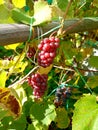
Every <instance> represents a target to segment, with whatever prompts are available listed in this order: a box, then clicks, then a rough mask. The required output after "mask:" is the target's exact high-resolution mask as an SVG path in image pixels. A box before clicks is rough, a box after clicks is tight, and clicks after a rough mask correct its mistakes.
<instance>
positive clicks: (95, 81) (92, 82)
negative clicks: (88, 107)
mask: <svg viewBox="0 0 98 130" xmlns="http://www.w3.org/2000/svg"><path fill="white" fill-rule="evenodd" d="M87 84H88V86H89V87H90V88H92V89H93V88H95V87H97V86H98V76H92V77H89V79H88V81H87Z"/></svg>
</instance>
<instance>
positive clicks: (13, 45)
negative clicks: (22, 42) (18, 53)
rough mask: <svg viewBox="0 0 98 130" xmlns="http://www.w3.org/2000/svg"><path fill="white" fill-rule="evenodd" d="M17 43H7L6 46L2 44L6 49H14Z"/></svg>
mask: <svg viewBox="0 0 98 130" xmlns="http://www.w3.org/2000/svg"><path fill="white" fill-rule="evenodd" d="M18 45H19V43H17V44H12V45H7V46H4V47H5V48H6V49H13V50H16V47H17V46H18Z"/></svg>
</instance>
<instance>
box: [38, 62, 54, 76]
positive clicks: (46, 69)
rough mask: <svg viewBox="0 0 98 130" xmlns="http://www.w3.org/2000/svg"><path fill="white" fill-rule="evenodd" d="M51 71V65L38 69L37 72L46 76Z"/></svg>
mask: <svg viewBox="0 0 98 130" xmlns="http://www.w3.org/2000/svg"><path fill="white" fill-rule="evenodd" d="M51 69H52V64H51V65H50V66H48V67H46V68H43V67H40V68H39V69H38V71H37V72H38V73H40V74H48V73H49V72H50V70H51Z"/></svg>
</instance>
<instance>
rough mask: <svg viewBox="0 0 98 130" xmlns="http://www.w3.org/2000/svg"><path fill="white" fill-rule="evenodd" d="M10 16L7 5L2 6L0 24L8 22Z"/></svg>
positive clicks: (0, 7) (0, 6)
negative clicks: (4, 21)
mask: <svg viewBox="0 0 98 130" xmlns="http://www.w3.org/2000/svg"><path fill="white" fill-rule="evenodd" d="M9 16H10V12H9V10H7V8H6V7H5V5H0V22H2V21H3V20H7V19H8V17H9Z"/></svg>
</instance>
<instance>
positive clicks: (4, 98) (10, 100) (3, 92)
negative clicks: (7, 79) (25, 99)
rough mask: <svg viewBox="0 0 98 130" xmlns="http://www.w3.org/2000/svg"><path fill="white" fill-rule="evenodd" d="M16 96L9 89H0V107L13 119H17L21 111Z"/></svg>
mask: <svg viewBox="0 0 98 130" xmlns="http://www.w3.org/2000/svg"><path fill="white" fill-rule="evenodd" d="M14 91H15V90H14ZM16 95H17V94H16V93H15V92H13V90H12V89H11V88H0V107H1V108H3V109H4V110H7V111H8V113H7V115H10V116H13V117H14V118H18V117H19V116H20V114H21V110H22V109H21V108H22V107H21V104H20V101H19V99H18V98H17V96H16Z"/></svg>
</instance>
